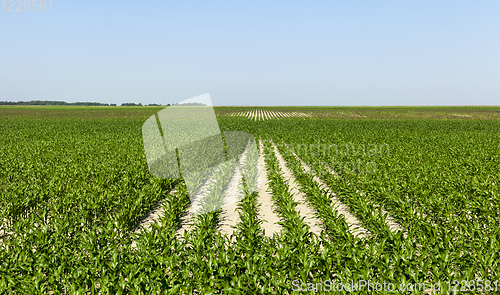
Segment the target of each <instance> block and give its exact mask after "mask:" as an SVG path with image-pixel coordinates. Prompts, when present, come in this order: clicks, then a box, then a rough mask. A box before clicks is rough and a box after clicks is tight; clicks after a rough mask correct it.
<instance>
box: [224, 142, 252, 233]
mask: <svg viewBox="0 0 500 295" xmlns="http://www.w3.org/2000/svg"><path fill="white" fill-rule="evenodd" d="M249 146H250V142H248V144H247V146H246V148H245V151H244V152H243V154H242V155H241V157H240V161H239V166H238V165H237V166H236V168H235V170H234V174H233V177H232V178H231V180H230V182H229V185H228V189H227V191H226V193H225V196H224V204H228V205H224V206H223V207H222V208H221V209H222V212H221V215H220V217H221V221H220V223H219V230H220V231H221V232H222V234H227V235H228V236H232V234H233V232H234V228H232V227H233V226H235V225H236V224H237V223H238V222H240V214H239V213H238V211H237V210H236V209H237V207H238V201H239V200H240V198H241V197H242V196H243V192H242V191H240V188H239V184H240V183H241V179H242V177H243V175H242V174H241V169H240V167H243V164H244V162H245V159H246V154H247V152H248V148H249Z"/></svg>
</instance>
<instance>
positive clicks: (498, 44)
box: [0, 0, 500, 105]
mask: <svg viewBox="0 0 500 295" xmlns="http://www.w3.org/2000/svg"><path fill="white" fill-rule="evenodd" d="M6 4H8V3H7V1H6ZM47 5H48V4H47ZM6 8H8V5H7V7H6ZM499 15H500V1H457V0H455V1H423V0H419V1H402V0H399V1H290V0H289V1H239V0H226V1H218V0H212V1H190V0H184V1H148V2H146V1H89V0H85V1H57V0H53V2H52V11H44V12H41V11H37V12H34V11H21V12H7V11H3V4H0V27H1V28H2V29H1V30H0V101H2V100H3V101H5V100H7V101H19V100H24V101H26V100H64V101H67V102H75V101H98V102H105V103H117V104H120V103H123V102H136V103H138V102H141V103H142V104H148V103H160V104H167V103H175V102H177V101H181V100H184V99H188V98H190V97H193V96H197V95H200V94H203V93H210V95H211V98H212V102H213V103H214V105H500V17H499Z"/></svg>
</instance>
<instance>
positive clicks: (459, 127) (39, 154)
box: [0, 107, 500, 294]
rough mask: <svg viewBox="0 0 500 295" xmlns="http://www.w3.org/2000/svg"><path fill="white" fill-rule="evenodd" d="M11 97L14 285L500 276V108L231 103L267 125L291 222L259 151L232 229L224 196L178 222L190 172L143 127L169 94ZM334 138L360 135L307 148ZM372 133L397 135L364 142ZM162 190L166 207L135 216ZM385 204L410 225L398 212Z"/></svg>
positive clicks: (8, 245) (9, 207) (271, 167)
mask: <svg viewBox="0 0 500 295" xmlns="http://www.w3.org/2000/svg"><path fill="white" fill-rule="evenodd" d="M8 108H10V107H5V108H4V109H0V111H2V112H5V114H10V115H7V116H5V117H4V119H3V120H2V121H0V130H2V131H1V132H2V136H1V137H0V148H1V149H2V157H0V167H1V169H0V221H1V223H0V293H7V294H9V293H12V294H38V293H50V292H53V293H55V294H97V293H100V294H155V293H158V294H192V293H195V294H292V293H297V292H295V291H293V288H292V287H293V284H294V282H299V283H319V282H324V281H325V280H336V281H342V282H351V280H352V281H357V280H361V279H363V280H371V281H372V282H384V281H385V282H392V283H395V284H399V283H401V282H406V283H420V282H437V281H441V282H446V281H453V280H459V281H461V280H468V281H471V280H477V279H479V278H481V279H482V280H490V281H491V282H494V281H498V280H499V279H500V267H499V261H500V256H499V253H500V230H499V228H500V219H499V218H500V201H499V196H500V194H499V189H498V187H499V185H500V174H499V168H500V157H499V155H500V134H499V133H498V130H500V122H499V121H495V120H481V121H479V120H466V119H459V120H420V119H419V120H404V121H401V120H397V121H392V120H368V119H366V120H365V119H356V120H345V119H334V118H331V117H328V116H323V117H321V116H319V115H314V116H312V117H311V118H309V119H306V120H304V119H303V118H296V119H293V118H288V119H280V120H273V121H257V122H256V121H250V120H246V119H244V118H237V117H229V116H227V117H225V116H220V117H218V120H219V124H220V125H221V128H222V129H223V130H228V131H229V130H241V131H247V132H250V133H252V134H254V135H255V136H256V138H259V137H260V138H261V139H262V142H263V144H264V156H265V164H266V169H267V171H268V185H269V189H270V192H271V193H272V195H273V196H272V198H273V201H274V202H275V204H276V207H277V211H278V212H277V213H278V215H279V217H280V218H281V224H282V226H283V230H282V231H281V232H280V233H279V234H275V235H274V237H272V238H268V237H266V236H265V235H264V232H263V227H264V225H265V223H264V222H263V221H262V220H261V219H260V217H259V207H260V204H259V203H258V201H257V200H258V194H257V193H256V192H255V191H254V190H253V189H251V188H254V187H255V179H256V177H257V173H258V172H257V170H256V169H255V165H254V163H255V162H256V161H257V159H256V158H252V157H247V158H246V159H245V162H244V165H243V169H242V174H243V175H244V179H242V182H241V186H240V190H241V192H242V194H243V196H244V197H243V198H242V199H241V200H240V201H239V202H238V204H237V212H238V213H239V217H240V220H239V222H238V223H237V224H236V225H235V231H234V233H233V236H232V237H228V236H225V235H222V234H221V233H220V232H219V231H218V230H217V228H218V226H219V223H220V218H221V217H220V216H221V215H220V212H221V211H220V210H215V211H211V212H208V213H205V214H202V215H199V216H198V217H197V218H196V219H195V220H194V221H193V222H194V227H193V230H192V231H188V232H186V233H185V235H184V236H183V237H180V236H179V235H178V234H176V232H175V231H176V229H177V228H178V227H179V225H180V220H181V217H182V215H183V214H184V212H185V210H186V209H187V207H188V206H189V203H190V200H189V196H188V192H187V189H186V186H185V183H184V182H183V181H182V180H173V179H158V178H155V177H153V176H151V175H150V174H149V172H148V167H147V163H146V160H145V156H144V149H143V146H142V141H141V138H142V136H141V126H142V123H143V122H144V119H146V118H147V117H148V116H150V115H151V114H154V113H155V112H156V111H157V110H156V109H153V108H151V107H149V108H140V107H136V108H109V111H108V113H106V114H107V116H108V117H106V115H105V114H104V113H98V112H100V111H99V110H98V108H95V109H94V108H89V109H88V110H87V111H85V112H86V113H85V112H83V113H81V112H80V111H77V110H74V109H71V108H69V107H59V108H54V109H51V110H50V111H49V110H47V109H45V110H34V109H29V110H28V109H22V110H17V109H16V110H10V109H8ZM23 108H27V107H23ZM7 109H8V110H7ZM19 109H21V108H19ZM75 109H76V108H75ZM113 109H114V110H113ZM117 109H118V110H117ZM130 109H134V110H133V111H131V110H130ZM146 109H147V111H146ZM227 109H230V108H226V109H224V108H221V109H220V111H221V113H224V112H227ZM242 109H243V108H242ZM296 109H297V108H296ZM320 110H321V112H326V111H325V110H327V109H326V108H323V109H320ZM436 110H437V111H442V112H445V111H446V110H438V109H436ZM305 111H309V110H308V109H305ZM329 111H331V110H329ZM362 111H363V110H362ZM370 111H371V110H370ZM413 111H415V112H418V111H419V110H418V109H414V110H413ZM16 112H17V113H16ZM26 112H27V113H29V114H30V115H26ZM311 112H313V111H311ZM321 112H319V111H318V114H319V113H321ZM366 112H368V111H366ZM42 113H43V114H52V115H51V116H49V117H47V118H41V115H40V114H42ZM12 114H14V115H12ZM16 114H17V115H16ZM33 114H35V115H33ZM36 114H38V115H36ZM85 114H86V115H87V116H84V115H85ZM365 114H366V115H369V112H368V113H365ZM371 114H372V113H371ZM86 117H88V118H90V119H85V118H86ZM271 140H272V141H273V142H274V143H275V144H276V145H277V146H278V149H279V151H280V153H281V154H282V155H283V157H284V159H285V160H286V162H287V165H288V167H289V168H290V169H291V171H292V172H293V174H294V176H295V178H296V180H297V182H298V184H299V186H300V189H301V191H302V192H304V193H305V196H306V199H307V202H308V204H309V205H310V206H311V207H312V208H313V209H314V210H315V213H316V214H317V216H318V218H319V219H320V220H321V223H322V227H323V232H322V233H321V235H320V236H316V235H313V234H312V233H310V231H309V229H308V226H307V225H306V224H305V223H304V221H303V220H302V219H301V218H300V215H299V213H298V212H297V211H296V209H297V207H296V204H295V202H294V200H293V197H292V195H291V192H290V188H289V185H288V182H287V180H286V179H285V178H284V177H283V172H282V171H281V169H280V168H279V165H278V161H277V159H276V156H275V154H274V149H272V148H271V145H270V141H271ZM334 144H336V145H337V146H338V147H341V145H342V144H345V146H344V147H346V148H347V150H345V149H342V148H339V151H338V152H337V151H335V152H334V151H333V150H331V151H330V152H329V153H328V152H323V150H321V148H320V149H319V150H318V149H315V150H314V149H310V148H308V149H300V148H297V147H298V146H299V145H306V146H308V147H311V145H319V147H323V146H330V145H334ZM370 144H374V145H376V146H378V147H380V146H381V145H384V144H386V145H387V146H388V147H389V148H388V149H387V150H383V151H382V152H380V150H379V152H377V153H368V152H363V148H362V147H363V145H364V146H366V147H368V146H369V145H370ZM314 148H316V146H314ZM366 150H368V148H367V149H366ZM292 151H294V152H295V153H296V154H297V155H298V157H299V158H300V159H301V160H303V161H304V162H306V163H307V164H308V166H309V167H311V168H313V170H314V171H313V172H314V173H316V174H317V176H318V177H320V178H321V179H322V180H323V181H324V182H325V183H326V184H327V185H328V186H329V187H330V189H331V191H333V192H335V193H336V197H337V198H338V199H340V200H341V201H342V202H343V203H344V204H346V205H347V206H348V207H349V209H350V211H351V212H352V213H353V214H354V215H356V216H357V218H358V219H359V220H360V221H361V223H362V225H363V226H364V227H365V228H367V229H368V230H369V232H370V234H369V235H368V236H367V237H365V238H358V237H355V236H353V235H352V234H351V233H350V232H349V227H348V225H347V222H346V220H345V218H344V217H343V215H341V214H339V213H338V212H337V211H336V209H335V204H334V202H333V197H332V195H331V194H330V193H329V192H326V191H324V190H323V189H322V188H321V187H320V186H319V185H318V184H317V183H315V182H314V180H313V177H312V174H311V173H310V172H306V171H304V169H303V168H302V167H301V166H300V164H299V162H298V160H297V159H296V158H295V157H294V156H293V154H292ZM346 151H348V152H346ZM358 161H361V163H367V162H373V163H375V165H376V169H375V171H367V170H366V169H358V166H356V167H355V169H345V165H344V166H337V167H335V166H334V165H333V164H332V163H347V162H352V163H358ZM224 167H225V168H221V169H219V170H218V171H217V172H216V173H215V176H214V178H215V179H216V180H217V182H215V183H214V184H213V189H212V193H211V194H209V195H208V196H207V198H206V199H205V202H206V203H207V204H209V206H219V205H220V203H218V202H220V196H221V194H223V192H224V191H225V189H226V185H227V182H228V181H229V179H230V177H231V176H232V174H231V173H230V172H231V171H232V170H233V169H234V168H235V162H234V161H232V162H231V161H230V162H228V163H227V167H226V166H224ZM327 167H328V168H333V169H334V170H336V171H335V172H336V173H337V174H338V176H335V175H334V174H332V173H330V172H328V173H327V171H328V169H326V168H327ZM339 167H341V168H340V169H339ZM343 168H344V169H343ZM202 180H204V178H203V179H202ZM202 180H200V182H203V181H202ZM174 188H175V190H176V192H175V193H172V194H170V192H171V191H172V190H173V189H174ZM159 203H161V204H163V205H162V206H163V208H164V212H165V213H164V215H163V216H162V217H161V218H160V220H159V221H158V222H156V223H155V224H154V225H153V226H152V228H151V230H149V231H147V230H141V231H139V232H135V230H136V227H137V226H138V224H139V222H140V221H141V219H142V218H143V216H144V215H145V214H146V213H147V212H148V211H149V210H151V209H152V208H153V207H155V206H156V205H157V204H159ZM382 209H384V211H385V212H387V213H388V214H389V215H390V216H392V217H393V218H394V219H395V220H396V221H397V222H398V223H399V224H400V225H401V226H402V227H403V229H404V232H393V231H391V230H390V229H389V228H388V226H387V225H386V219H387V216H386V215H385V214H384V213H383V210H382ZM133 243H135V245H136V246H135V247H133V246H132V244H133ZM492 285H494V284H493V283H492ZM442 286H443V287H447V286H445V284H442ZM319 293H321V292H319ZM359 293H361V294H368V293H372V292H368V291H363V292H359ZM374 293H377V292H374ZM378 293H380V294H383V292H378ZM417 293H418V292H417ZM470 293H474V292H470Z"/></svg>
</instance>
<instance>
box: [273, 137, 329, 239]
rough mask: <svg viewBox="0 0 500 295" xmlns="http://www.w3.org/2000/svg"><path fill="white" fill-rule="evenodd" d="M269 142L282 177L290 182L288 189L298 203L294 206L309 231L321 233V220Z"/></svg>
mask: <svg viewBox="0 0 500 295" xmlns="http://www.w3.org/2000/svg"><path fill="white" fill-rule="evenodd" d="M271 144H272V147H273V149H274V153H275V155H276V158H277V159H278V162H279V166H280V169H281V170H282V171H283V177H284V178H285V179H286V180H288V182H289V184H290V191H291V193H292V194H293V196H294V201H295V202H297V203H298V204H297V207H296V209H297V211H298V212H299V214H300V216H301V217H304V222H305V223H306V224H307V225H309V227H310V231H311V232H313V233H315V234H317V235H319V234H320V233H321V226H320V225H319V224H321V222H320V221H319V220H318V219H317V218H316V216H315V213H314V210H313V209H311V208H310V207H309V206H308V205H307V204H306V201H305V194H304V193H302V192H301V191H300V190H299V187H298V184H297V181H296V180H295V177H294V176H293V175H292V173H291V172H290V170H289V169H288V167H286V165H285V160H284V159H283V157H282V156H281V154H280V153H279V151H278V148H277V147H276V145H275V144H274V143H271Z"/></svg>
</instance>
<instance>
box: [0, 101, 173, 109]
mask: <svg viewBox="0 0 500 295" xmlns="http://www.w3.org/2000/svg"><path fill="white" fill-rule="evenodd" d="M0 105H32V106H42V105H47V106H66V105H67V106H112V107H115V106H116V103H101V102H65V101H51V100H32V101H0ZM121 106H128V107H130V106H133V107H135V106H142V104H141V103H133V102H126V103H122V104H121ZM147 106H158V107H159V106H162V105H161V104H156V103H150V104H148V105H147ZM166 106H170V104H167V105H166Z"/></svg>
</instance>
